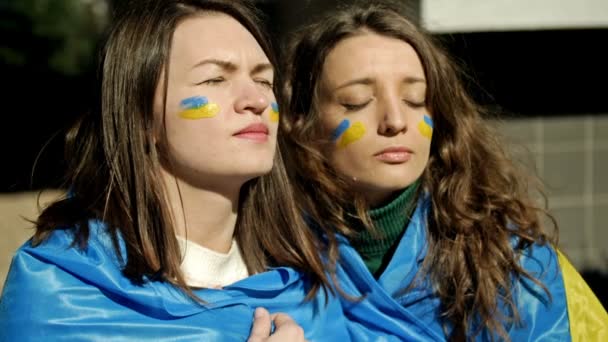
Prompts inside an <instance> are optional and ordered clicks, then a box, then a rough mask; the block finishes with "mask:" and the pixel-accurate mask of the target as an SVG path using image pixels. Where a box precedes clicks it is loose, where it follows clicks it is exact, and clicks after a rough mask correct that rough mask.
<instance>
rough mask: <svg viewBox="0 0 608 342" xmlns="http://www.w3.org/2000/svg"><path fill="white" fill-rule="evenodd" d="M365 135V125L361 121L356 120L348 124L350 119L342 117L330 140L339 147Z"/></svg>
mask: <svg viewBox="0 0 608 342" xmlns="http://www.w3.org/2000/svg"><path fill="white" fill-rule="evenodd" d="M363 135H365V126H364V125H363V123H362V122H360V121H357V122H355V123H353V124H352V125H351V124H350V120H348V119H344V120H342V122H340V124H339V125H338V127H336V129H334V131H333V132H332V134H331V141H334V142H337V143H336V145H337V146H338V147H340V148H342V147H346V146H347V145H349V144H351V143H353V142H355V141H357V140H359V139H361V138H362V137H363Z"/></svg>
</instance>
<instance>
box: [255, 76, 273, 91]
mask: <svg viewBox="0 0 608 342" xmlns="http://www.w3.org/2000/svg"><path fill="white" fill-rule="evenodd" d="M254 81H255V83H257V84H260V85H262V86H263V87H265V88H268V89H272V86H273V84H272V82H270V81H269V80H267V79H264V78H258V79H255V80H254Z"/></svg>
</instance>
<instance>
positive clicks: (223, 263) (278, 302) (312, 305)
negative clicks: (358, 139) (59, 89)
mask: <svg viewBox="0 0 608 342" xmlns="http://www.w3.org/2000/svg"><path fill="white" fill-rule="evenodd" d="M257 18H258V15H257V12H256V11H255V9H254V8H252V6H251V5H249V3H248V2H246V1H235V0H174V1H171V0H163V1H133V2H132V3H130V5H129V8H128V9H127V10H125V11H124V13H121V15H119V16H118V17H117V18H116V20H115V22H114V23H113V25H112V27H111V30H110V33H109V36H108V39H107V42H106V44H105V48H104V49H103V51H102V56H101V57H102V58H101V64H100V69H99V71H100V89H99V98H98V102H97V103H96V105H95V107H94V109H93V110H92V111H91V112H90V113H88V114H87V115H85V116H83V117H82V118H81V119H80V121H79V122H78V124H77V125H76V126H75V127H74V128H73V129H72V130H71V131H70V132H69V134H68V136H67V148H68V152H67V156H68V158H69V160H70V161H71V167H70V173H69V175H68V177H67V182H66V185H67V186H68V187H69V192H68V194H67V195H66V196H65V198H63V199H60V200H58V201H56V202H54V203H52V204H51V205H50V206H48V207H47V208H45V209H44V211H43V212H42V214H41V215H40V216H39V217H38V219H37V221H36V231H35V233H34V236H33V237H32V239H31V240H30V241H28V242H27V243H26V244H25V245H24V246H22V247H21V248H20V249H19V250H18V251H17V253H16V255H15V257H14V258H13V261H12V265H11V269H10V271H9V274H8V278H7V280H6V284H5V286H4V291H3V294H2V298H1V302H0V334H1V335H2V338H0V339H2V340H3V341H4V340H19V341H34V340H35V341H40V340H44V341H57V340H65V341H77V340H87V341H89V340H132V341H133V340H137V341H142V340H165V339H166V340H171V341H174V340H179V341H184V340H196V341H201V340H204V341H210V340H214V341H215V340H227V341H243V340H245V339H247V338H248V337H249V336H250V335H251V336H250V341H263V340H267V339H268V340H277V341H283V340H290V341H298V340H303V339H304V337H306V338H307V339H321V338H322V339H327V340H340V339H341V340H347V339H348V338H349V337H348V336H349V334H348V332H347V330H346V321H345V318H344V316H343V314H342V307H341V305H340V301H339V300H337V298H336V297H335V296H334V295H333V293H334V292H335V291H334V290H333V288H332V285H331V283H330V276H329V275H328V273H327V272H326V270H325V267H326V264H325V263H324V261H323V260H324V259H323V256H322V255H321V254H320V253H319V250H322V249H323V248H320V247H321V245H320V244H321V242H320V241H317V239H316V238H315V235H314V234H313V232H311V230H310V229H309V228H308V226H307V225H306V224H305V223H304V222H303V220H302V219H301V215H300V213H301V210H300V208H299V206H298V205H297V203H296V202H295V201H294V198H293V195H292V194H293V190H292V188H291V186H290V183H289V182H288V181H287V175H286V170H285V167H284V164H283V157H282V155H281V153H280V151H275V150H276V145H277V138H279V140H280V135H281V132H280V131H279V130H278V115H279V112H278V108H277V104H276V99H275V95H274V84H276V82H275V80H276V79H277V75H276V74H274V69H275V66H276V60H275V56H274V53H273V50H272V48H271V47H270V45H269V40H268V39H267V37H266V35H265V33H264V31H263V30H262V28H261V26H260V23H259V21H258V19H257ZM260 307H262V308H260ZM256 308H259V309H257V310H256ZM263 308H265V309H267V310H268V311H266V310H265V309H263ZM269 311H270V312H273V315H272V316H270V315H269ZM285 313H287V314H289V316H287V315H286V314H285ZM254 316H255V323H256V324H255V325H254V326H253V327H252V321H253V320H254ZM290 317H291V318H293V320H292V319H291V318H290ZM272 323H274V332H273V334H272V335H271V336H269V335H270V330H271V324H272ZM303 331H304V333H305V334H303Z"/></svg>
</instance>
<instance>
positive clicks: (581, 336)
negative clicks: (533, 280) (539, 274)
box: [557, 251, 608, 342]
mask: <svg viewBox="0 0 608 342" xmlns="http://www.w3.org/2000/svg"><path fill="white" fill-rule="evenodd" d="M557 254H558V260H559V265H560V267H561V269H562V276H563V278H564V287H565V288H566V301H567V304H568V318H569V321H570V335H571V337H572V341H574V342H578V341H585V342H587V341H608V313H606V309H604V307H603V306H602V304H601V303H600V301H599V300H598V299H597V297H596V296H595V295H594V294H593V292H592V291H591V289H590V288H589V286H588V285H587V283H585V280H583V277H581V275H580V274H579V273H578V272H577V271H576V269H574V266H572V264H570V262H569V261H568V259H567V258H566V257H565V256H564V255H563V254H562V253H561V252H560V251H557Z"/></svg>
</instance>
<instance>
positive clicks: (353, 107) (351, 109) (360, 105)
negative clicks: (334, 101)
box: [341, 100, 372, 112]
mask: <svg viewBox="0 0 608 342" xmlns="http://www.w3.org/2000/svg"><path fill="white" fill-rule="evenodd" d="M370 102H372V100H369V101H365V102H362V103H341V105H342V107H344V108H345V109H346V110H347V111H349V112H356V111H358V110H361V109H363V108H365V107H366V106H367V105H368V104H369V103H370Z"/></svg>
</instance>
